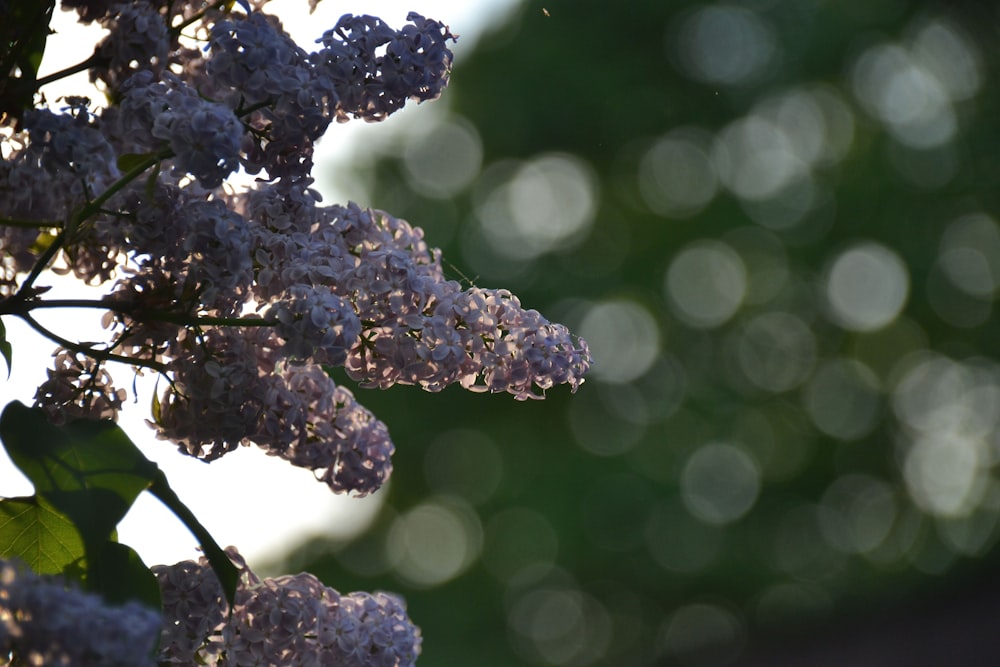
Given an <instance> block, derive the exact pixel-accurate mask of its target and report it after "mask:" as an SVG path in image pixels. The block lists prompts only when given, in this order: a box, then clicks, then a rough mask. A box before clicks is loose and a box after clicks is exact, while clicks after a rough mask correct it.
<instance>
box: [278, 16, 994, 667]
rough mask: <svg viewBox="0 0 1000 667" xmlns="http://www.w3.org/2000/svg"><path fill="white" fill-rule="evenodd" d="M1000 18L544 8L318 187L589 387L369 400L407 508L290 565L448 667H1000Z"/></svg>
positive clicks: (430, 662) (512, 22) (392, 494)
mask: <svg viewBox="0 0 1000 667" xmlns="http://www.w3.org/2000/svg"><path fill="white" fill-rule="evenodd" d="M333 1H334V0H327V2H333ZM998 26H1000V13H998V10H997V8H996V7H994V6H993V3H987V2H978V1H967V2H962V1H954V2H945V1H943V0H940V1H931V2H916V1H907V0H876V1H873V2H833V1H831V0H796V1H795V2H782V1H778V0H746V1H743V2H738V1H734V2H729V3H715V2H712V3H709V2H685V1H675V0H671V1H667V0H623V1H621V2H607V1H606V0H605V1H597V0H544V2H538V1H535V0H532V1H531V2H524V3H522V4H521V5H520V7H519V9H518V10H517V11H516V12H513V13H512V14H511V15H510V16H509V18H508V19H507V20H504V21H498V22H497V23H496V24H495V25H494V26H492V29H491V30H490V31H489V32H488V33H487V34H486V35H485V36H483V37H482V38H481V39H480V40H479V41H478V43H477V45H476V48H475V49H474V50H473V51H471V52H469V51H465V52H462V54H461V57H460V58H459V59H458V60H457V62H456V66H455V70H454V74H453V80H452V84H451V87H450V88H449V89H448V91H446V93H445V95H444V97H443V98H442V99H441V100H439V101H438V102H435V104H433V105H428V108H427V110H426V111H423V110H422V111H421V114H420V122H419V123H417V124H412V125H408V126H407V130H406V131H405V132H403V133H400V134H398V135H396V140H394V141H392V142H388V143H386V144H384V145H382V147H381V148H380V149H378V150H373V149H372V148H371V146H367V147H366V150H365V151H363V152H362V151H358V152H356V153H355V154H354V155H353V156H352V157H351V159H350V160H348V161H346V163H345V162H342V163H340V166H339V167H337V168H336V169H334V170H333V171H332V175H330V176H329V177H328V179H329V180H328V182H327V183H326V184H324V183H320V184H319V185H321V186H323V185H327V186H329V187H331V188H336V189H338V191H343V192H347V193H350V194H351V195H352V196H353V197H354V198H356V199H358V200H359V201H360V202H361V203H363V204H370V205H372V206H374V207H377V208H382V209H385V210H387V211H390V212H392V213H393V214H394V215H397V216H399V217H404V218H406V219H408V220H410V221H411V222H412V223H413V224H415V225H419V226H421V227H423V228H424V230H425V231H426V234H427V237H428V239H429V241H430V243H431V244H432V245H434V246H439V247H441V248H443V250H444V256H445V258H446V259H447V261H448V264H447V267H448V271H449V272H450V274H451V275H452V277H454V278H455V279H458V280H462V281H465V282H468V283H475V284H477V285H480V286H485V287H506V288H510V289H512V290H513V291H514V292H515V293H516V294H518V295H519V296H520V297H521V299H522V302H523V303H525V304H526V305H527V306H529V307H535V308H538V309H539V310H541V311H542V312H543V313H545V314H546V315H548V316H549V317H550V318H551V319H554V320H557V321H562V322H564V323H566V324H568V325H569V326H570V327H571V328H572V329H573V330H574V331H576V332H578V333H579V334H580V335H582V336H583V337H584V338H586V339H587V340H588V342H589V343H590V346H591V349H592V352H593V354H594V356H595V359H596V363H595V366H594V369H593V375H592V378H591V379H590V380H588V382H587V384H586V385H585V386H584V387H583V388H582V389H581V390H580V392H578V393H577V394H576V395H575V396H570V395H569V394H568V392H566V391H562V390H559V389H557V390H553V391H551V392H550V395H549V396H548V398H547V399H546V400H545V401H540V402H529V403H518V402H515V401H513V400H510V399H508V398H504V397H498V396H492V397H491V396H482V395H470V394H466V393H463V392H462V391H461V390H459V389H455V390H453V391H446V392H444V396H439V395H429V394H425V393H422V392H421V391H419V390H416V389H410V388H402V387H401V388H395V389H393V390H391V391H388V392H363V393H362V394H361V395H360V396H359V398H360V399H361V400H362V401H363V402H364V403H365V405H366V406H368V407H369V408H371V409H372V410H373V411H374V412H375V413H376V414H378V415H379V416H380V417H381V418H382V419H384V420H385V421H386V422H387V423H388V425H389V427H390V429H391V431H392V433H393V437H394V440H395V441H396V443H397V448H398V452H397V454H396V458H395V472H394V473H393V478H392V482H391V486H390V487H389V488H388V489H387V490H385V491H383V492H382V493H383V494H384V498H383V502H382V505H381V507H380V508H379V510H378V512H377V514H376V516H375V518H374V520H373V521H372V523H371V525H370V526H369V527H368V528H367V529H366V530H365V531H364V532H362V533H360V534H358V535H356V536H354V537H353V538H351V539H342V540H340V541H329V540H323V539H316V540H312V541H310V542H309V543H307V544H303V545H299V546H298V547H297V548H295V549H293V550H291V551H290V552H289V553H288V554H287V556H286V558H285V559H284V560H282V561H281V562H275V563H273V564H272V565H271V567H272V569H274V570H275V571H297V570H299V569H307V570H310V571H312V572H314V573H316V574H317V575H319V576H321V577H322V578H324V579H325V580H327V581H328V582H329V583H331V584H333V585H335V586H336V587H337V588H338V589H341V590H353V589H388V590H395V591H399V592H401V593H403V594H404V595H405V596H406V598H407V600H408V602H409V609H410V612H411V614H412V615H413V617H414V618H415V619H416V620H417V622H418V623H419V624H420V625H421V626H422V627H423V630H424V635H425V646H424V655H423V657H422V658H421V659H420V664H421V665H422V666H423V667H452V666H455V667H457V666H459V665H462V666H466V665H477V666H481V667H508V666H510V667H513V666H515V665H546V666H548V665H552V666H562V665H566V666H574V667H575V666H579V667H583V666H587V665H601V666H614V667H632V666H634V667H642V666H645V665H658V664H662V665H675V664H676V665H715V664H720V665H721V664H734V665H751V664H754V665H756V664H761V665H785V664H787V665H821V664H831V665H848V664H850V665H881V666H886V665H943V664H954V665H959V664H961V665H977V664H983V665H987V664H1000V663H998V662H997V660H998V659H1000V658H998V656H1000V639H998V637H997V635H1000V633H997V632H996V630H995V626H996V625H997V623H998V622H1000V595H998V593H1000V586H998V585H997V581H998V578H997V577H996V574H998V573H1000V570H998V569H997V568H996V567H995V566H994V564H993V563H994V561H995V560H996V559H997V557H998V553H997V548H996V544H997V536H998V515H1000V514H998V513H1000V484H998V479H997V474H996V468H997V465H996V464H997V461H998V458H1000V437H998V435H1000V433H998V422H1000V364H998V363H997V361H996V358H995V357H996V355H995V353H994V351H995V344H996V343H995V342H996V339H997V334H998V323H1000V320H998V318H997V317H995V315H994V312H993V311H994V308H995V307H996V302H997V294H998V290H1000V226H998V223H997V216H998V215H1000V211H998V204H1000V202H998V200H997V183H998V177H1000V124H998V121H997V119H998V106H1000V88H998V86H997V81H996V80H995V77H996V76H997V71H998V66H1000V51H998V46H997V45H998V40H997V36H998ZM452 28H453V29H454V30H455V31H456V32H459V33H461V26H454V25H453V26H452ZM345 381H346V380H345Z"/></svg>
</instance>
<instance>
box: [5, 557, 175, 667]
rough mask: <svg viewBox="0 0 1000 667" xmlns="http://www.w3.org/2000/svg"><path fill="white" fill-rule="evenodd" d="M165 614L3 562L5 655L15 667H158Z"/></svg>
mask: <svg viewBox="0 0 1000 667" xmlns="http://www.w3.org/2000/svg"><path fill="white" fill-rule="evenodd" d="M160 627H161V620H160V615H159V614H158V613H156V612H155V611H153V610H151V609H149V608H147V607H145V606H143V605H140V604H138V603H135V602H129V603H126V604H124V605H122V606H120V607H112V606H108V605H107V604H105V603H104V602H103V601H102V600H101V598H100V597H98V596H96V595H93V594H90V593H84V592H82V591H80V590H78V589H77V588H75V587H73V586H70V585H68V584H66V583H65V582H63V581H62V580H60V579H57V578H52V577H42V576H39V575H36V574H35V573H33V572H31V571H30V570H29V569H27V568H25V567H21V566H19V565H17V564H14V563H11V562H9V561H3V560H0V656H2V657H9V658H12V659H13V663H12V664H15V665H73V666H79V667H84V666H88V665H93V666H94V667H96V666H98V665H100V666H101V667H143V666H146V665H148V666H149V667H153V666H154V665H156V660H155V658H156V654H155V650H154V649H155V647H156V642H157V637H158V635H159V633H160Z"/></svg>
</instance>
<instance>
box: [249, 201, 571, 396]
mask: <svg viewBox="0 0 1000 667" xmlns="http://www.w3.org/2000/svg"><path fill="white" fill-rule="evenodd" d="M243 210H244V212H245V215H247V216H248V217H249V218H250V219H251V220H257V221H259V222H260V223H262V224H261V225H260V226H259V227H258V228H257V229H256V230H255V249H254V255H255V257H256V258H257V262H258V264H259V265H260V266H261V267H262V268H261V269H259V271H258V275H257V280H256V285H255V288H254V294H255V296H256V297H257V298H258V299H260V300H261V301H262V302H266V301H268V300H271V299H274V298H275V297H276V296H279V295H281V294H282V293H283V292H284V291H285V290H288V289H292V288H296V289H302V287H301V286H302V285H314V286H322V285H330V286H331V287H332V289H333V292H334V293H335V294H337V295H340V296H342V297H343V298H345V299H348V300H349V301H350V302H351V304H352V305H353V308H354V310H355V312H356V313H357V317H358V318H359V320H360V321H361V323H362V329H361V335H360V337H359V338H358V339H357V341H356V342H355V344H354V345H353V347H351V348H350V350H349V352H348V354H347V359H346V364H345V366H346V369H347V371H348V374H349V375H350V376H351V377H352V379H355V380H358V381H359V382H361V383H362V386H366V387H379V388H387V387H390V386H392V385H394V384H411V385H419V386H421V387H423V388H424V389H427V390H428V391H439V390H441V389H442V388H444V387H445V386H447V385H449V384H453V383H459V384H461V385H462V386H463V387H465V388H467V389H470V390H473V391H490V392H494V393H495V392H509V393H511V394H513V395H514V396H515V397H516V398H518V399H525V398H540V397H542V396H543V395H544V391H545V390H547V389H549V388H551V387H553V386H555V385H557V384H569V385H570V386H571V388H572V389H573V390H574V391H575V390H576V388H577V387H579V385H580V384H581V383H582V382H583V375H584V373H586V371H587V369H588V368H589V364H590V357H589V352H588V349H587V346H586V343H585V342H584V341H582V340H579V339H574V338H573V337H572V336H571V334H570V333H569V331H568V330H567V329H566V328H565V327H564V326H562V325H559V324H553V323H550V322H549V321H548V320H546V319H545V318H544V317H542V316H541V314H539V313H538V312H537V311H534V310H527V309H524V308H522V306H521V304H520V302H519V301H518V299H517V297H515V296H514V295H512V294H511V293H510V292H507V291H506V290H486V289H480V288H476V287H473V288H470V289H464V290H463V289H462V287H461V285H460V284H459V283H457V282H455V281H449V280H446V279H445V277H444V272H443V270H442V268H441V257H440V253H439V252H438V251H432V250H430V249H429V248H428V247H427V244H426V242H425V241H424V239H423V233H422V231H421V230H420V229H417V228H414V227H411V226H410V225H409V224H408V223H407V222H406V221H404V220H399V219H397V218H394V217H392V216H390V215H388V214H387V213H384V212H381V211H373V210H370V209H362V208H360V207H358V206H357V205H354V204H351V205H349V206H329V207H318V206H316V200H315V199H314V198H311V197H310V196H309V195H308V192H306V191H303V190H298V191H291V192H289V193H288V194H287V195H286V196H285V197H283V198H282V197H279V196H277V193H276V192H275V191H274V190H271V191H266V190H260V189H258V190H257V191H255V192H252V193H250V194H248V195H247V197H246V198H245V201H244V203H243Z"/></svg>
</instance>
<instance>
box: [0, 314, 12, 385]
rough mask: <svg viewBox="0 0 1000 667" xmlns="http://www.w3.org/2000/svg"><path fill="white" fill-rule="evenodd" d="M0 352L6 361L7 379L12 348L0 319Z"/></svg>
mask: <svg viewBox="0 0 1000 667" xmlns="http://www.w3.org/2000/svg"><path fill="white" fill-rule="evenodd" d="M0 354H2V355H3V358H4V361H6V362H7V379H8V380H9V379H10V371H11V370H12V366H11V363H12V362H13V360H14V349H13V348H12V347H11V346H10V342H9V341H8V340H7V327H5V326H4V324H3V320H2V319H0Z"/></svg>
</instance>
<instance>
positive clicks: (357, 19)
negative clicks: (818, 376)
mask: <svg viewBox="0 0 1000 667" xmlns="http://www.w3.org/2000/svg"><path fill="white" fill-rule="evenodd" d="M406 19H407V21H410V22H411V23H410V24H409V25H407V26H405V27H404V28H403V29H402V30H398V31H397V30H394V29H392V28H390V27H389V26H388V25H386V24H385V22H383V21H382V19H379V18H376V17H374V16H367V15H365V16H354V15H351V14H345V15H344V16H342V17H341V18H340V20H339V21H337V25H335V26H334V27H333V28H332V29H331V30H328V31H326V32H325V33H324V34H323V37H322V39H320V40H318V41H320V42H321V43H322V44H323V47H324V48H323V49H322V50H320V51H319V52H318V53H316V54H313V58H314V60H315V61H316V62H317V64H318V65H319V66H320V67H321V68H322V69H323V70H324V72H325V73H326V74H327V76H329V77H330V79H331V80H332V81H333V85H334V89H335V90H336V93H337V98H338V102H337V108H336V117H337V120H338V121H339V122H344V121H347V120H350V119H351V118H363V119H365V120H366V121H381V120H384V119H385V118H386V117H387V116H388V115H390V114H392V113H394V112H396V111H398V110H399V109H401V108H402V107H403V105H404V104H405V103H406V101H407V100H408V99H414V100H417V101H418V102H423V101H425V100H431V99H435V98H437V97H438V96H439V95H440V94H441V91H442V90H444V88H445V86H446V85H447V84H448V76H449V74H450V72H451V61H452V53H451V51H450V50H449V49H448V47H447V43H448V41H449V40H451V41H455V39H456V37H455V36H454V35H452V34H451V32H450V31H449V30H448V28H447V26H445V25H443V24H441V23H439V22H438V21H434V20H429V19H425V18H424V17H423V16H421V15H419V14H416V13H413V12H411V13H410V14H409V15H408V16H407V17H406Z"/></svg>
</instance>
